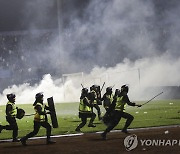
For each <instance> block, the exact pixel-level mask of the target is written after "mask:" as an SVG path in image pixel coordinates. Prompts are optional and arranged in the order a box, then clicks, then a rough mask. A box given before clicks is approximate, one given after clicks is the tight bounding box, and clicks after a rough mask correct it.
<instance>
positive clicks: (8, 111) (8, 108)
mask: <svg viewBox="0 0 180 154" xmlns="http://www.w3.org/2000/svg"><path fill="white" fill-rule="evenodd" d="M11 111H12V106H11V105H10V104H8V105H7V107H6V115H7V116H10V115H11Z"/></svg>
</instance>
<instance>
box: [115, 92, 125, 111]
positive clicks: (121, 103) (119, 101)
mask: <svg viewBox="0 0 180 154" xmlns="http://www.w3.org/2000/svg"><path fill="white" fill-rule="evenodd" d="M122 99H123V96H121V97H117V98H116V106H115V110H116V111H125V105H126V102H124V101H123V100H122Z"/></svg>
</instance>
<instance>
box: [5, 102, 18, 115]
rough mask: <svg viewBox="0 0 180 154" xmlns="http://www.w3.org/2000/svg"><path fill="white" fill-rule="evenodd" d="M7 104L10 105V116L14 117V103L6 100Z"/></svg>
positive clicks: (15, 111) (15, 110)
mask: <svg viewBox="0 0 180 154" xmlns="http://www.w3.org/2000/svg"><path fill="white" fill-rule="evenodd" d="M7 105H11V106H12V110H11V111H10V112H9V114H10V116H11V117H16V114H17V109H16V105H15V104H14V103H11V102H7Z"/></svg>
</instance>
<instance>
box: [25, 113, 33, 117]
mask: <svg viewBox="0 0 180 154" xmlns="http://www.w3.org/2000/svg"><path fill="white" fill-rule="evenodd" d="M33 115H35V113H33V114H25V115H24V116H27V117H28V116H33Z"/></svg>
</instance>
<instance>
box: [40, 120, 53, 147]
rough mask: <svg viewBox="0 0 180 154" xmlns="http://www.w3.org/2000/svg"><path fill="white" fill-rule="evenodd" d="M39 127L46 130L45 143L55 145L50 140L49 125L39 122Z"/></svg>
mask: <svg viewBox="0 0 180 154" xmlns="http://www.w3.org/2000/svg"><path fill="white" fill-rule="evenodd" d="M41 126H43V127H44V128H46V135H47V140H46V143H47V144H52V143H55V142H54V141H51V140H50V137H51V125H50V124H49V123H48V122H41Z"/></svg>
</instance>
